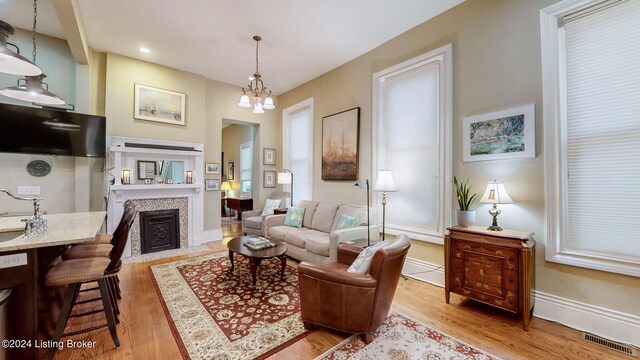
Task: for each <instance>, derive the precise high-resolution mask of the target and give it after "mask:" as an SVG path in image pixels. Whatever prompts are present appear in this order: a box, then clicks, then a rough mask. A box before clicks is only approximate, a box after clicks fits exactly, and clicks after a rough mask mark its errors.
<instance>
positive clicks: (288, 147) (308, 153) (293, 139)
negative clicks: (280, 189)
mask: <svg viewBox="0 0 640 360" xmlns="http://www.w3.org/2000/svg"><path fill="white" fill-rule="evenodd" d="M282 114H283V116H282V118H283V119H284V124H283V138H284V149H283V150H284V151H283V153H284V168H285V169H288V170H290V171H291V172H292V173H293V187H294V188H293V201H294V202H297V201H298V200H311V199H313V98H310V99H307V100H305V101H303V102H301V103H298V104H296V105H293V106H290V107H288V108H286V109H284V110H283V111H282ZM284 190H285V191H291V186H290V185H286V186H285V189H284Z"/></svg>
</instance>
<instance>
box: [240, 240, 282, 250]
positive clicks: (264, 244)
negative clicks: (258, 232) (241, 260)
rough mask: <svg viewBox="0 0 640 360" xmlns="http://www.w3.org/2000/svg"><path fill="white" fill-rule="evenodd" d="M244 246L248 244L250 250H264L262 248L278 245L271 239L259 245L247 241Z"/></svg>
mask: <svg viewBox="0 0 640 360" xmlns="http://www.w3.org/2000/svg"><path fill="white" fill-rule="evenodd" d="M244 246H246V247H247V248H248V249H249V250H254V251H255V250H262V249H268V248H272V247H276V246H277V245H276V244H274V243H272V242H271V241H269V240H267V242H266V243H262V244H259V245H253V244H251V243H249V242H247V243H245V244H244Z"/></svg>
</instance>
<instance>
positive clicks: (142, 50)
mask: <svg viewBox="0 0 640 360" xmlns="http://www.w3.org/2000/svg"><path fill="white" fill-rule="evenodd" d="M140 52H143V53H145V54H149V53H150V52H151V50H149V49H147V48H146V47H141V48H140Z"/></svg>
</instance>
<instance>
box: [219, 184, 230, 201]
mask: <svg viewBox="0 0 640 360" xmlns="http://www.w3.org/2000/svg"><path fill="white" fill-rule="evenodd" d="M220 190H222V191H224V192H223V193H222V198H223V199H226V198H227V190H231V184H229V182H228V181H223V182H222V185H221V186H220Z"/></svg>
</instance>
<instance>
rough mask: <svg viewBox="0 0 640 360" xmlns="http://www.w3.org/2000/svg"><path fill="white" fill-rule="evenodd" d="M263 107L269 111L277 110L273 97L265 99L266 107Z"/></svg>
mask: <svg viewBox="0 0 640 360" xmlns="http://www.w3.org/2000/svg"><path fill="white" fill-rule="evenodd" d="M262 107H263V108H265V109H267V110H273V109H275V108H276V107H275V105H273V99H272V98H271V96H267V98H266V99H264V105H262Z"/></svg>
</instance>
